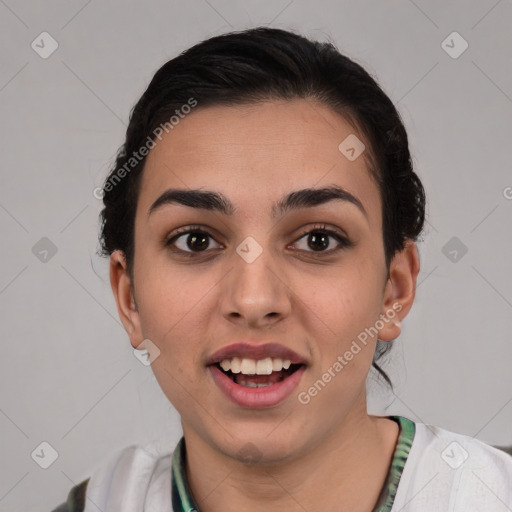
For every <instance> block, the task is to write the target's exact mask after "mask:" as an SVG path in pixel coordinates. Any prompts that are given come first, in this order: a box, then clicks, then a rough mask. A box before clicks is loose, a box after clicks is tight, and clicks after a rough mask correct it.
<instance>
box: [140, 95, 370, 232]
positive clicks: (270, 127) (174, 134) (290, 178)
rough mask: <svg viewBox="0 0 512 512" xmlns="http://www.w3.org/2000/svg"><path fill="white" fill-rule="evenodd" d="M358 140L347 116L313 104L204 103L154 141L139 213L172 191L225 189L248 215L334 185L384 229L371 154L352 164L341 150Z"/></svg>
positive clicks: (145, 210)
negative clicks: (287, 197)
mask: <svg viewBox="0 0 512 512" xmlns="http://www.w3.org/2000/svg"><path fill="white" fill-rule="evenodd" d="M354 135H356V136H357V137H358V138H359V139H360V140H362V136H361V135H359V134H358V133H357V132H356V130H355V128H354V127H353V126H352V125H351V124H350V123H349V122H347V121H346V120H345V119H344V118H343V117H342V116H340V115H339V114H337V113H335V112H333V111H332V110H331V109H329V108H328V107H326V106H324V105H322V104H319V103H317V102H313V101H312V100H293V101H265V102H262V103H257V104H249V105H239V106H212V107H206V108H201V106H200V104H199V105H198V106H197V107H196V108H195V109H194V110H193V111H192V113H190V114H188V115H187V116H185V117H184V118H182V119H181V120H180V122H179V123H178V124H177V125H175V126H174V127H173V128H172V130H171V131H169V133H165V132H164V135H163V136H162V140H161V141H159V140H158V139H155V142H156V146H155V147H153V149H151V150H150V152H149V154H148V156H147V159H146V163H145V168H144V174H143V177H142V182H141V189H140V195H139V207H138V210H139V209H140V210H141V211H143V212H147V210H148V209H149V208H150V206H151V204H152V201H154V200H155V199H156V198H157V197H158V196H159V195H160V194H161V193H162V192H164V191H165V190H167V189H169V188H184V189H187V188H204V189H205V190H217V191H222V192H223V193H224V194H225V195H226V196H227V197H229V198H230V199H231V201H232V202H233V203H235V204H236V205H237V211H241V212H242V213H244V212H245V213H247V212H246V210H251V211H254V210H263V209H265V208H266V207H267V206H270V205H271V204H273V203H274V202H275V201H276V200H277V199H279V198H281V197H282V196H283V195H285V194H287V193H289V192H290V191H292V190H296V189H301V188H310V187H313V188H317V187H318V188H321V187H324V186H327V185H332V184H336V185H339V186H341V187H343V188H344V189H345V190H347V191H348V192H350V193H351V194H353V195H355V196H356V197H358V198H359V199H360V200H361V202H362V203H363V204H364V207H365V209H366V210H367V211H368V214H369V217H371V216H374V217H375V218H374V219H372V221H373V222H376V223H377V224H379V223H380V219H379V215H380V196H379V192H378V188H377V185H376V184H375V182H374V181H373V179H372V178H371V176H370V173H369V171H368V167H367V161H366V159H365V156H366V155H365V154H364V152H363V154H361V155H360V156H359V157H358V158H356V159H355V160H352V161H351V160H349V159H348V158H347V157H346V156H345V155H344V154H343V153H342V152H341V151H340V149H339V145H340V143H342V141H344V140H345V139H347V137H349V136H351V137H353V136H354ZM349 140H351V139H349ZM366 151H367V150H366Z"/></svg>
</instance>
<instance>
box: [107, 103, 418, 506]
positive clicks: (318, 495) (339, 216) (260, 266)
mask: <svg viewBox="0 0 512 512" xmlns="http://www.w3.org/2000/svg"><path fill="white" fill-rule="evenodd" d="M352 133H356V132H355V130H354V128H353V127H352V126H351V125H350V124H349V123H347V122H346V121H345V120H344V119H343V118H342V117H341V116H340V115H338V114H336V113H335V112H333V111H332V110H330V109H329V108H328V107H326V106H324V105H322V104H319V103H316V102H313V101H312V100H293V101H266V102H262V103H259V104H252V105H242V106H230V107H227V106H215V107H208V108H200V105H199V106H198V107H197V108H196V109H195V110H194V111H193V112H192V113H191V114H189V115H188V116H187V117H185V118H184V119H183V120H182V121H181V122H180V124H179V125H177V126H176V127H175V128H174V129H173V130H172V131H171V132H170V133H169V134H166V135H165V136H164V138H163V140H162V141H161V142H158V144H157V145H156V147H154V148H153V149H152V150H151V151H150V153H149V155H148V157H147V161H146V166H145V169H144V175H143V178H142V183H141V191H140V196H139V201H138V206H137V214H136V220H135V258H134V283H131V282H130V279H129V276H128V274H127V272H126V271H125V268H126V267H125V261H124V258H123V254H122V252H120V251H115V252H114V253H113V254H112V256H111V261H110V277H111V284H112V290H113V293H114V295H115V298H116V302H117V306H118V311H119V315H120V318H121V320H122V322H123V324H124V326H125V328H126V331H127V333H128V334H129V337H130V342H131V345H132V346H133V347H138V346H139V345H140V344H141V343H142V341H143V340H144V339H150V340H151V341H152V342H153V343H154V344H155V345H156V346H157V347H158V349H159V350H160V355H159V357H158V358H156V359H155V361H154V362H153V363H152V369H153V371H154V374H155V376H156V379H157V381H158V383H159V385H160V386H161V388H162V390H163V392H164V393H165V395H166V396H167V397H168V399H169V400H170V401H171V402H172V404H173V405H174V406H175V408H176V409H177V410H178V412H179V413H180V415H181V420H182V426H183V431H184V435H185V441H186V446H187V477H188V480H189V483H190V486H191V489H192V492H193V495H194V498H195V499H196V501H197V502H198V505H199V507H200V508H201V511H205V512H215V511H221V510H223V511H224V510H239V509H241V510H246V511H253V510H258V511H261V510H263V509H264V508H263V507H265V506H269V507H271V509H272V510H288V511H295V510H297V511H303V510H304V509H305V510H307V511H316V510H347V511H348V510H351V511H371V510H372V509H373V507H374V505H375V503H376V501H377V498H378V496H379V493H380V491H381V489H382V486H383V484H384V481H385V478H386V476H387V473H388V469H389V465H390V463H391V460H392V455H393V452H394V449H395V446H396V442H397V437H398V433H399V432H398V426H397V425H396V424H395V423H394V422H393V421H392V420H389V419H386V418H381V417H376V416H370V415H368V413H367V409H366V386H365V383H366V378H367V376H368V373H369V370H370V367H371V363H372V358H373V355H374V351H375V347H376V342H377V338H379V339H380V340H383V341H390V340H393V339H395V338H396V337H398V336H399V334H400V321H401V320H403V318H404V317H405V316H406V315H407V313H408V312H409V310H410V308H411V306H412V304H413V301H414V295H415V287H416V278H417V274H418V271H419V256H418V251H417V248H416V245H415V244H414V242H412V241H410V240H409V241H408V242H407V244H406V247H405V249H404V250H403V251H401V252H400V253H397V254H396V255H395V257H394V259H393V261H392V263H391V267H390V276H389V279H388V280H386V268H385V258H384V247H383V238H382V215H381V199H380V194H379V190H378V188H377V185H376V183H375V182H374V181H373V180H372V178H371V176H370V174H369V171H368V168H367V161H366V159H365V156H367V155H364V154H363V155H362V156H360V157H359V158H357V159H356V160H354V161H352V162H351V161H349V160H348V159H347V158H345V156H344V155H342V154H341V153H340V151H339V150H338V145H339V144H340V142H341V141H343V140H344V139H345V138H346V137H347V136H348V135H349V134H352ZM356 135H357V133H356ZM358 136H359V138H360V139H362V140H364V139H363V137H362V136H360V135H358ZM366 147H367V151H368V144H366ZM332 184H336V185H338V186H341V187H343V188H344V189H345V190H347V191H349V192H350V193H351V194H353V195H354V196H356V197H357V198H358V199H359V200H360V201H361V203H362V204H363V206H364V208H365V210H366V213H367V215H364V214H363V213H362V212H361V211H360V210H359V209H358V208H357V207H356V206H354V205H353V204H351V203H349V202H341V201H331V202H328V203H325V204H322V205H319V206H315V207H313V208H305V209H301V210H296V211H290V212H287V213H285V214H284V215H283V216H282V217H278V218H272V217H271V206H272V204H273V202H274V201H277V200H279V199H281V197H283V196H284V195H286V194H288V193H289V192H292V191H294V190H299V189H303V188H309V187H313V188H321V187H323V186H327V185H332ZM169 188H182V189H192V188H201V189H203V190H211V191H216V192H221V193H222V194H224V195H225V196H226V197H227V198H229V199H230V200H231V201H232V202H233V203H234V205H235V207H236V208H237V214H236V215H235V216H233V217H229V216H226V215H222V214H220V213H218V212H210V211H206V210H198V209H194V208H191V207H186V206H182V205H176V204H172V205H165V206H163V207H162V208H160V209H158V210H156V211H155V212H154V213H153V214H152V215H151V216H148V210H149V208H150V206H151V204H152V203H153V202H154V201H155V200H156V199H157V198H158V197H159V196H160V194H162V193H163V192H164V191H165V190H167V189H169ZM322 223H325V224H326V225H327V228H328V229H334V230H337V231H340V230H343V231H341V233H342V234H343V232H345V233H346V236H347V237H348V239H349V240H350V241H351V242H353V246H351V247H343V246H342V247H341V249H340V250H339V251H337V252H332V253H330V254H327V255H323V254H322V252H321V251H320V252H319V251H318V250H317V251H315V248H316V246H315V245H314V244H311V239H310V241H309V243H308V236H307V234H306V235H305V234H304V233H307V232H309V231H311V230H314V228H315V226H318V224H322ZM191 225H200V226H201V227H202V229H204V230H206V231H208V232H209V234H210V235H211V237H212V238H210V239H209V241H210V245H209V246H208V248H207V250H206V251H203V252H200V251H197V250H196V252H194V249H195V248H196V247H197V246H194V245H192V249H191V248H190V246H187V243H186V242H187V238H189V235H187V234H185V235H183V236H182V237H181V238H180V241H177V242H176V243H175V248H176V246H177V247H178V248H181V249H182V250H183V251H188V253H190V254H192V255H193V257H190V258H187V257H186V256H180V255H179V254H178V253H177V252H172V251H171V249H170V247H166V246H165V239H166V238H167V239H169V238H171V237H172V235H173V233H174V232H175V231H176V229H177V228H180V227H186V226H191ZM247 236H251V237H253V238H254V239H255V240H256V241H257V242H258V243H259V245H260V246H261V248H262V250H263V252H262V253H261V255H260V256H259V257H258V258H257V259H256V260H255V261H253V262H252V263H247V262H246V261H244V259H242V258H241V257H240V256H239V255H238V254H237V252H236V248H237V246H238V245H239V244H240V243H241V242H242V241H243V240H244V239H245V238H246V237H247ZM199 244H200V243H199ZM339 246H340V245H339V242H337V240H336V239H334V238H329V246H328V247H327V248H325V249H324V253H328V252H329V251H331V250H332V249H333V248H336V247H339ZM132 284H133V286H132ZM393 304H395V307H396V305H397V304H399V308H400V311H399V312H398V313H396V316H394V318H393V320H392V321H389V322H386V323H385V325H384V326H383V327H382V329H380V331H379V334H378V336H374V337H373V338H371V337H370V338H369V340H368V343H367V345H366V346H363V348H362V350H361V351H360V352H358V353H357V355H354V357H353V359H352V360H351V361H350V362H348V364H347V365H346V366H345V367H344V368H343V370H342V371H341V372H339V373H337V374H336V377H334V378H332V380H331V382H329V383H328V384H327V385H326V386H325V387H324V388H323V389H322V390H321V392H319V393H318V394H317V395H316V396H315V397H313V398H312V399H311V401H310V402H309V403H308V404H307V405H303V404H301V403H300V402H299V401H298V400H297V393H298V392H300V391H307V390H308V388H310V387H311V386H312V385H313V384H314V382H315V381H317V380H318V379H319V378H321V376H322V374H323V373H324V372H326V371H327V370H328V369H329V368H330V367H332V366H333V363H334V362H335V361H336V360H337V357H338V356H339V355H343V354H344V353H345V352H346V351H347V350H348V349H349V348H350V346H351V343H352V341H353V340H355V339H356V338H357V335H358V334H359V333H361V332H362V331H364V329H365V328H369V327H370V326H374V325H375V323H376V321H377V320H378V319H379V315H381V314H387V312H389V311H390V310H391V309H392V308H393ZM247 339H251V340H258V341H259V342H261V343H265V342H276V343H280V344H282V345H284V346H285V347H288V348H291V349H292V350H294V351H295V352H297V353H298V354H300V355H301V356H302V357H304V359H305V360H306V361H307V363H308V365H307V369H306V371H305V373H304V375H303V376H302V379H301V381H300V383H299V387H298V389H297V391H296V392H294V393H292V395H291V396H289V397H288V398H287V399H286V400H285V401H284V402H283V403H281V404H279V405H278V406H276V407H271V408H266V409H258V410H250V409H247V408H242V407H239V406H237V405H235V404H233V403H232V402H230V401H229V400H228V399H227V398H226V397H225V396H224V395H223V394H222V393H221V391H220V390H219V389H218V388H217V386H216V384H215V383H214V382H213V379H212V377H211V375H210V372H209V370H208V368H207V367H206V359H207V357H208V356H210V355H211V354H212V353H213V352H215V351H217V350H218V349H219V348H221V347H224V346H226V345H229V344H231V343H234V342H238V341H242V340H247ZM249 443H250V444H249ZM249 448H250V449H251V450H253V451H254V453H256V454H257V457H258V458H259V460H258V462H257V463H255V464H248V463H247V462H246V460H245V459H244V458H243V456H242V453H245V452H246V451H247V450H248V449H249ZM244 450H245V452H244Z"/></svg>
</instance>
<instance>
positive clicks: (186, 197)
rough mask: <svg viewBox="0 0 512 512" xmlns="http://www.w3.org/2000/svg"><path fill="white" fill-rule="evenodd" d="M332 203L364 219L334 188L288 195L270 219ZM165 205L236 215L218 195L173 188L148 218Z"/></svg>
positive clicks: (357, 202)
mask: <svg viewBox="0 0 512 512" xmlns="http://www.w3.org/2000/svg"><path fill="white" fill-rule="evenodd" d="M334 200H337V201H344V202H348V203H351V204H353V205H355V206H357V208H358V209H359V210H360V211H361V212H362V213H363V214H364V216H365V217H366V218H368V213H367V212H366V210H365V209H364V206H363V204H362V203H361V201H360V200H359V199H358V198H357V197H355V196H354V195H352V194H351V193H350V192H348V191H346V190H345V189H344V188H342V187H340V186H338V185H331V186H328V187H324V188H305V189H302V190H296V191H294V192H291V193H290V194H288V195H286V196H284V197H283V198H281V199H280V200H279V201H277V202H275V203H274V204H273V206H272V217H277V216H282V215H284V214H285V213H286V212H288V211H291V210H298V209H301V208H312V207H314V206H318V205H321V204H325V203H328V202H330V201H334ZM168 204H180V205H183V206H189V207H191V208H198V209H201V210H209V211H217V212H219V213H222V214H224V215H227V216H233V215H235V214H236V212H237V208H235V206H234V205H233V203H232V202H231V201H230V200H229V199H228V198H227V197H226V196H224V195H223V194H221V193H219V192H213V191H210V190H200V189H189V190H185V189H176V188H174V189H169V190H166V191H165V192H164V193H163V194H162V195H161V196H160V197H158V199H157V200H156V201H155V202H154V203H153V204H152V205H151V207H150V208H149V211H148V216H149V215H151V214H152V213H154V212H155V211H156V210H158V209H159V208H161V207H162V206H164V205H168Z"/></svg>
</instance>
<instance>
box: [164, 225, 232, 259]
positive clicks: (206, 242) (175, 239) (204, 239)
mask: <svg viewBox="0 0 512 512" xmlns="http://www.w3.org/2000/svg"><path fill="white" fill-rule="evenodd" d="M210 240H213V237H212V236H211V235H210V234H209V233H207V232H206V231H203V230H201V229H191V228H188V229H185V230H182V231H180V232H179V233H178V234H175V235H174V236H172V237H171V238H170V239H169V240H168V241H167V242H166V244H165V245H166V246H173V247H175V248H176V249H172V250H173V251H175V252H180V251H181V252H184V253H189V254H192V253H200V252H205V251H206V250H207V249H209V248H210V245H211V243H210ZM215 243H217V242H215ZM218 246H219V247H217V248H220V247H222V246H221V245H220V244H218Z"/></svg>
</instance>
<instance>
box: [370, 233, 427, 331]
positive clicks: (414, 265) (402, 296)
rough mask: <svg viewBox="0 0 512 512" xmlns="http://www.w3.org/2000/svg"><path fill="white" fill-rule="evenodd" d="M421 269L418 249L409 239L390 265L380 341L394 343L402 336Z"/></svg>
mask: <svg viewBox="0 0 512 512" xmlns="http://www.w3.org/2000/svg"><path fill="white" fill-rule="evenodd" d="M419 269H420V260H419V254H418V248H417V246H416V244H415V242H414V240H412V239H408V240H407V241H406V242H405V246H404V248H403V249H402V250H401V251H400V252H397V253H396V254H395V256H394V257H393V260H392V261H391V264H390V269H389V278H388V281H387V283H386V288H385V291H384V300H383V310H382V312H381V318H383V317H384V318H383V319H384V322H383V323H384V327H383V328H382V329H380V330H379V335H378V339H380V340H382V341H392V340H394V339H396V338H398V336H399V335H400V333H401V330H402V329H401V325H402V320H403V319H404V318H405V317H406V316H407V314H408V313H409V311H410V309H411V308H412V305H413V303H414V298H415V295H416V280H417V277H418V273H419Z"/></svg>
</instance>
